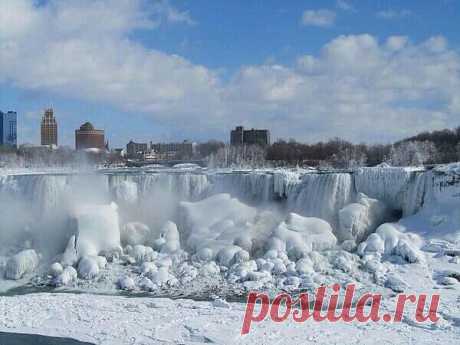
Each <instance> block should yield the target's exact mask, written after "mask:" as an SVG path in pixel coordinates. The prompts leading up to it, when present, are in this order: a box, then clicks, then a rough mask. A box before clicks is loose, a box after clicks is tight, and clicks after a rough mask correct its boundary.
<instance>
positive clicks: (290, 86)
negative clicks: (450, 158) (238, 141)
mask: <svg viewBox="0 0 460 345" xmlns="http://www.w3.org/2000/svg"><path fill="white" fill-rule="evenodd" d="M85 4H86V5H87V6H86V5H85ZM153 4H157V3H153ZM168 5H169V4H168ZM102 8H103V10H102ZM69 9H72V13H73V14H74V16H72V17H69V16H68V15H67V13H69V12H68V11H69ZM102 17H103V18H104V20H100V18H102ZM169 20H172V19H169ZM66 22H67V23H68V25H66ZM165 22H168V19H167V14H166V12H163V15H159V14H158V10H156V9H155V6H152V3H151V2H147V1H142V0H129V1H128V0H118V1H116V0H101V1H98V2H94V1H90V0H79V1H77V0H67V1H65V2H61V1H59V2H58V1H55V0H51V2H48V3H47V5H42V6H40V7H36V6H34V5H33V1H32V0H14V1H6V2H5V1H2V2H0V61H2V63H1V64H0V82H3V83H8V84H11V85H13V86H16V87H20V88H23V89H28V90H39V91H44V92H50V93H54V94H57V95H63V96H65V97H73V98H75V99H80V100H83V101H94V102H99V103H101V104H106V105H107V106H110V107H115V108H118V109H121V110H129V111H132V112H139V113H142V114H147V115H149V116H150V117H151V118H152V119H153V120H154V121H155V123H158V124H160V125H163V126H168V125H169V126H170V127H173V126H177V127H180V128H181V130H182V131H183V132H187V131H188V132H187V133H188V134H192V133H194V132H196V131H204V132H207V133H209V134H211V135H213V134H214V133H215V131H216V130H220V131H223V129H225V131H226V130H227V129H229V128H231V127H232V126H234V125H236V124H239V123H242V124H244V125H248V126H253V127H256V126H261V127H269V128H271V129H272V131H273V137H274V138H276V137H280V136H282V137H287V138H289V137H294V138H297V139H300V140H308V141H313V140H324V139H327V138H329V137H334V136H342V137H345V138H346V139H349V140H354V141H361V140H365V141H371V142H372V141H383V140H393V139H399V138H401V137H403V136H405V135H411V134H414V133H416V132H417V131H421V130H428V129H435V128H436V129H437V128H444V127H452V126H456V125H459V122H458V121H459V120H458V119H459V118H460V98H459V96H458V90H459V89H460V56H459V54H458V53H457V52H456V51H454V50H452V49H450V48H449V45H448V42H447V40H446V39H445V38H444V37H442V36H435V37H432V38H429V39H427V40H426V41H424V42H420V43H417V44H416V43H413V42H411V41H410V40H409V39H408V38H407V37H404V36H392V37H388V38H387V39H386V40H384V41H382V42H380V41H379V40H378V39H377V38H376V37H374V36H372V35H369V34H362V35H348V36H339V37H337V38H335V39H333V40H331V41H330V42H327V43H326V44H324V46H323V47H322V49H321V50H320V52H319V53H318V54H315V55H305V56H299V57H298V59H297V62H296V64H294V65H292V66H288V65H277V64H274V63H268V62H267V63H265V64H262V65H254V66H245V67H241V68H240V70H239V71H238V72H237V73H235V74H234V75H233V76H231V78H230V81H224V80H223V78H220V76H219V74H218V73H215V72H214V71H212V70H209V69H208V68H206V67H204V66H200V65H196V64H193V63H191V62H190V61H188V60H187V59H185V58H183V57H180V56H177V55H171V54H166V53H164V52H161V51H158V50H153V49H147V48H146V47H144V46H142V45H141V44H139V43H137V42H135V41H133V40H132V38H131V37H133V35H132V33H133V31H134V30H138V29H143V30H145V29H149V30H151V29H154V28H155V27H157V26H158V25H162V23H165ZM116 120H120V119H116Z"/></svg>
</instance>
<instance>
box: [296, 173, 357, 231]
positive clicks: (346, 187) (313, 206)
mask: <svg viewBox="0 0 460 345" xmlns="http://www.w3.org/2000/svg"><path fill="white" fill-rule="evenodd" d="M352 181H353V180H352V175H351V174H348V173H336V174H314V173H311V174H306V175H305V176H303V178H302V181H301V183H300V184H298V185H297V187H296V188H295V189H294V190H293V191H292V192H290V193H289V195H288V209H289V210H290V211H292V212H296V213H299V214H301V215H304V216H309V217H317V218H322V219H324V220H327V221H328V222H329V223H331V225H333V226H335V225H337V223H338V220H337V215H338V211H339V210H340V209H341V208H343V207H344V206H345V205H347V204H349V203H351V202H353V197H354V194H355V193H354V190H353V183H352Z"/></svg>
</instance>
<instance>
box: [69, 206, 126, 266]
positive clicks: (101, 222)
mask: <svg viewBox="0 0 460 345" xmlns="http://www.w3.org/2000/svg"><path fill="white" fill-rule="evenodd" d="M73 216H74V217H75V219H76V220H77V223H78V235H77V236H76V243H75V249H76V254H77V257H78V258H82V257H84V256H98V255H99V253H101V252H102V251H111V250H116V249H117V248H120V227H119V223H118V212H117V205H116V204H115V203H111V204H110V205H85V206H79V207H78V208H76V209H75V210H74V212H73Z"/></svg>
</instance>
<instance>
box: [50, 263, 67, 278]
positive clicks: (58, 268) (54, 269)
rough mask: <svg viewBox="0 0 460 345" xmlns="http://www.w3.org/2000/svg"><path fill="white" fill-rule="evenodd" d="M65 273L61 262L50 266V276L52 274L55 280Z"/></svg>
mask: <svg viewBox="0 0 460 345" xmlns="http://www.w3.org/2000/svg"><path fill="white" fill-rule="evenodd" d="M63 271H64V268H63V267H62V265H61V264H60V263H59V262H55V263H54V264H52V265H51V266H50V269H49V274H50V275H51V276H52V277H53V278H56V277H57V276H59V275H60V274H61V273H62V272H63Z"/></svg>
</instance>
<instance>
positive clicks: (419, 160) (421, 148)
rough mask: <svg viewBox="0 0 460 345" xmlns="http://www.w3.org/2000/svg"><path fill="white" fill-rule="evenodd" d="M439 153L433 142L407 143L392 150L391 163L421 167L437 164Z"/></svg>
mask: <svg viewBox="0 0 460 345" xmlns="http://www.w3.org/2000/svg"><path fill="white" fill-rule="evenodd" d="M437 155H438V151H437V149H436V146H435V145H434V143H433V142H431V141H406V142H403V143H400V144H397V145H394V146H393V147H392V148H391V152H390V160H389V163H390V164H392V165H396V166H420V165H423V164H426V163H430V162H435V161H436V157H437Z"/></svg>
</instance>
